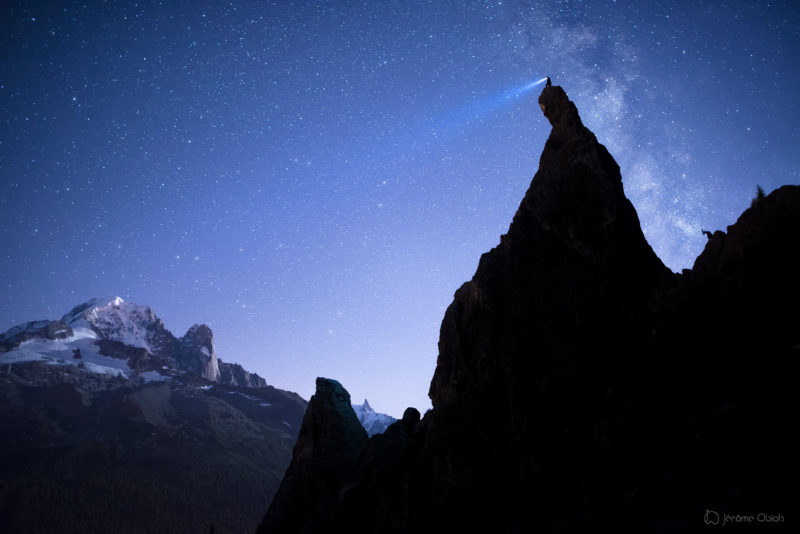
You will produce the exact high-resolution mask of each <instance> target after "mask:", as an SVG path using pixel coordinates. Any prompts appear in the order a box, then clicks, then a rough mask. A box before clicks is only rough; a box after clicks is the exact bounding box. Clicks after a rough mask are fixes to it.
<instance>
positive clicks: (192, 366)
mask: <svg viewBox="0 0 800 534" xmlns="http://www.w3.org/2000/svg"><path fill="white" fill-rule="evenodd" d="M175 360H176V361H177V362H178V365H179V366H181V367H182V368H184V369H187V370H188V371H189V372H191V373H192V374H196V375H198V376H202V377H203V378H205V379H206V380H210V381H212V382H219V379H220V372H219V361H218V360H217V352H216V351H215V350H214V334H212V333H211V329H210V328H209V327H208V326H206V325H204V324H196V325H194V326H192V327H191V328H189V330H188V331H187V332H186V335H185V336H183V337H182V338H181V339H180V341H179V343H178V350H177V351H176V352H175Z"/></svg>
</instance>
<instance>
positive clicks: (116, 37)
mask: <svg viewBox="0 0 800 534" xmlns="http://www.w3.org/2000/svg"><path fill="white" fill-rule="evenodd" d="M38 4H39V3H31V2H13V3H12V5H11V7H4V8H3V12H2V16H0V36H2V37H0V42H1V43H2V45H0V46H2V60H1V61H2V63H1V64H0V124H2V129H0V251H2V252H1V253H0V288H2V296H3V298H2V299H0V330H5V329H6V328H9V327H11V326H12V325H15V324H17V323H20V322H24V321H29V320H34V319H44V318H58V317H60V316H61V315H62V314H63V313H65V312H66V311H68V310H69V309H70V308H71V307H72V306H74V305H75V304H78V303H80V302H82V301H84V300H87V299H88V298H90V297H93V296H99V295H119V296H121V297H123V298H124V299H126V300H129V301H134V302H137V303H140V304H149V305H151V306H152V307H153V308H154V309H155V311H156V313H157V314H159V316H161V317H162V318H163V320H164V322H165V324H166V326H167V328H169V329H170V330H172V331H173V332H174V333H175V334H176V335H178V336H180V335H182V334H183V333H184V332H185V331H186V329H187V328H188V327H189V326H191V325H192V324H193V323H196V322H203V323H207V324H208V325H210V326H211V328H212V329H213V331H214V335H215V339H216V343H217V352H218V354H219V355H220V357H221V358H222V359H223V360H226V361H237V362H240V363H242V364H243V365H244V366H245V367H246V368H247V369H249V370H252V371H255V372H258V373H259V374H261V375H263V376H264V377H265V378H266V379H267V381H268V382H269V383H271V384H273V385H275V386H277V387H281V388H284V389H290V390H294V391H297V392H299V393H300V394H301V395H303V396H304V397H306V398H308V397H309V396H310V395H311V394H312V393H313V387H314V378H315V377H316V376H320V375H321V376H328V377H333V378H336V379H338V380H340V381H341V382H342V383H343V384H344V385H345V387H347V388H348V389H349V391H350V393H351V394H352V396H353V399H354V400H355V401H357V402H360V401H361V399H363V398H364V397H367V398H368V399H369V400H370V403H371V404H372V406H373V407H374V408H375V409H377V410H378V411H383V412H387V413H390V414H392V415H395V416H399V415H401V414H402V411H403V409H404V408H405V407H406V406H409V405H413V406H416V407H418V408H420V409H421V410H424V409H425V408H427V407H428V406H429V403H428V400H427V389H428V385H429V381H430V378H431V376H432V374H433V370H434V367H435V363H436V355H437V347H436V343H437V340H438V331H439V325H440V322H441V319H442V316H443V314H444V310H445V308H446V307H447V306H448V304H449V303H450V302H451V300H452V295H453V293H454V292H455V290H456V289H457V288H458V287H459V285H460V284H461V283H463V282H464V281H466V280H468V279H469V278H470V277H471V276H472V275H473V273H474V270H475V268H476V267H477V263H478V259H479V257H480V254H481V253H482V252H485V251H487V250H489V249H490V248H491V247H493V246H495V245H496V244H497V243H498V242H499V237H500V235H501V234H502V233H504V232H505V231H506V230H507V228H508V224H509V223H510V221H511V218H512V216H513V214H514V212H515V210H516V208H517V206H518V204H519V202H520V200H521V199H522V197H523V195H524V192H525V190H526V189H527V187H528V185H529V183H530V180H531V177H532V176H533V174H534V173H535V172H536V169H537V165H538V158H539V154H540V153H541V149H542V147H543V145H544V142H545V139H546V138H547V135H548V133H549V124H548V123H547V121H546V119H544V117H543V116H542V115H541V112H540V110H539V106H538V105H537V102H536V99H537V97H538V94H539V90H538V88H537V89H535V90H533V91H529V92H526V93H524V94H520V95H519V96H516V97H514V98H512V99H507V98H504V95H505V94H506V92H507V91H514V90H515V89H516V88H519V87H521V86H524V85H525V84H529V83H531V82H533V81H536V80H538V79H540V78H542V77H543V76H546V75H550V76H551V77H552V78H553V81H554V83H555V84H557V85H561V86H562V87H564V89H565V90H566V91H567V93H568V94H569V96H570V98H571V99H572V100H573V101H575V103H576V104H577V106H578V109H579V111H580V112H581V115H582V118H583V120H584V123H585V124H586V125H587V126H588V127H589V128H590V129H591V130H593V131H594V132H595V134H596V135H597V137H598V139H599V140H600V142H601V143H604V144H605V145H606V146H607V147H608V148H609V150H610V151H611V153H612V154H613V155H614V157H615V158H616V160H617V162H618V163H619V164H620V166H621V168H622V175H623V180H624V185H625V190H626V193H627V195H628V196H629V198H630V199H631V200H632V202H633V204H634V205H635V207H636V209H637V210H638V213H639V217H640V219H641V222H642V226H643V229H644V232H645V235H646V237H647V239H648V240H649V242H650V243H651V245H652V246H653V248H654V249H655V250H656V252H657V253H658V254H659V256H660V257H661V258H662V260H664V262H665V263H666V264H667V265H668V266H669V267H670V268H672V269H673V270H679V269H681V268H686V267H691V265H692V263H693V261H694V258H695V257H696V255H697V254H698V253H699V252H700V251H701V250H702V247H703V246H704V243H705V240H706V239H705V237H703V235H702V234H701V232H700V230H701V229H707V230H717V229H725V227H726V226H727V225H729V224H732V223H733V222H734V221H735V220H736V217H737V216H738V215H739V213H740V212H741V211H742V210H743V209H745V208H746V207H747V206H748V204H749V202H750V199H751V198H752V196H753V195H754V193H755V188H756V184H760V185H761V186H762V187H764V189H765V190H767V192H769V191H771V190H772V189H774V188H775V187H777V186H779V185H781V184H785V183H798V182H799V181H800V180H798V168H799V166H798V163H800V151H798V150H797V148H798V146H800V135H799V133H800V128H799V127H798V123H799V122H798V119H800V111H799V110H798V105H797V95H798V94H800V62H798V60H797V53H798V52H799V51H800V35H799V34H798V32H799V31H800V30H798V28H800V16H799V15H798V8H797V7H796V4H795V3H792V2H773V3H770V4H769V5H768V4H766V3H757V5H752V6H750V5H745V4H746V3H744V2H732V3H728V4H726V5H725V6H722V5H717V6H714V7H712V6H709V5H708V4H707V3H704V2H664V3H657V2H647V3H644V2H599V1H598V2H577V1H571V2H550V3H545V4H544V5H540V3H539V2H439V1H435V2H403V1H391V2H390V1H386V2H381V1H376V2H362V3H356V2H296V3H295V4H296V5H294V6H290V5H288V3H287V2H276V3H266V2H255V1H252V2H237V1H233V2H230V3H225V4H221V3H220V4H217V5H215V6H213V7H207V8H203V7H199V6H198V4H197V3H194V2H164V3H153V2H140V3H138V4H133V3H128V2H119V3H114V2H110V3H105V2H104V3H101V2H91V1H89V2H78V3H73V2H63V3H49V5H48V6H46V7H45V6H42V7H40V6H38ZM753 4H756V3H753ZM538 87H541V86H538Z"/></svg>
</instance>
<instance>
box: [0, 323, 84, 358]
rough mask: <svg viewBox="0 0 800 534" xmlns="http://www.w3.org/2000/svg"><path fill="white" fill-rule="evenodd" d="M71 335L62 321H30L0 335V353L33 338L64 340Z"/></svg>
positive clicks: (70, 329) (70, 330)
mask: <svg viewBox="0 0 800 534" xmlns="http://www.w3.org/2000/svg"><path fill="white" fill-rule="evenodd" d="M71 335H72V328H70V327H69V325H68V324H66V323H64V322H63V321H30V322H28V323H24V324H21V325H19V326H16V327H14V328H11V329H9V330H7V331H6V332H4V333H2V334H0V352H3V351H9V350H12V349H14V348H16V347H19V346H20V344H21V343H23V342H25V341H28V340H29V339H34V338H37V337H38V338H43V339H66V338H68V337H70V336H71Z"/></svg>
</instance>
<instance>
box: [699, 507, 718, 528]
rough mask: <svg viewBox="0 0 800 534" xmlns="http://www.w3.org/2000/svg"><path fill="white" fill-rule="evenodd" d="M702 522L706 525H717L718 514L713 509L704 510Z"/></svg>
mask: <svg viewBox="0 0 800 534" xmlns="http://www.w3.org/2000/svg"><path fill="white" fill-rule="evenodd" d="M703 522H704V523H705V524H706V525H719V514H718V513H717V512H715V511H714V510H706V515H704V516H703Z"/></svg>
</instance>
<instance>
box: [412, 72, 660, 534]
mask: <svg viewBox="0 0 800 534" xmlns="http://www.w3.org/2000/svg"><path fill="white" fill-rule="evenodd" d="M540 103H541V105H542V107H543V110H544V113H545V115H546V116H547V118H548V119H549V120H550V122H551V124H552V125H553V129H552V131H551V134H550V137H549V139H548V140H547V143H546V144H545V148H544V151H543V153H542V156H541V159H540V163H539V170H538V172H537V173H536V175H535V176H534V178H533V181H532V183H531V186H530V188H529V190H528V192H527V193H526V195H525V198H524V199H523V201H522V204H521V205H520V207H519V209H518V211H517V213H516V215H515V217H514V220H513V222H512V224H511V227H510V228H509V231H508V233H507V234H506V235H504V236H503V237H502V238H501V242H500V245H499V246H497V247H496V248H495V249H493V250H492V251H490V252H489V253H487V254H484V255H483V257H482V258H481V261H480V264H479V266H478V270H477V272H476V273H475V276H474V277H473V279H472V280H471V281H470V282H468V283H466V284H464V285H463V286H462V287H461V288H460V289H459V290H458V291H457V292H456V294H455V299H454V301H453V303H452V304H451V305H450V307H449V308H448V310H447V312H446V313H445V317H444V320H443V322H442V327H441V333H440V338H439V358H438V362H437V367H436V372H435V374H434V377H433V380H432V382H431V388H430V397H431V400H432V402H433V406H434V415H433V416H432V418H431V421H430V424H429V425H428V428H427V430H428V431H427V432H426V435H425V437H424V438H423V440H422V441H423V447H424V449H425V450H427V451H429V452H427V454H426V455H425V456H424V457H423V458H422V462H421V464H420V465H419V466H418V468H419V469H420V471H421V472H422V473H425V474H424V476H423V478H424V479H427V478H429V477H430V479H431V480H430V482H431V483H429V484H427V485H426V487H425V488H424V489H423V488H422V486H423V484H422V483H421V482H420V486H421V487H420V490H422V491H424V495H425V497H424V499H423V501H422V503H421V506H425V503H427V502H435V503H437V505H436V507H434V508H431V509H430V510H429V511H426V512H425V514H426V515H427V514H431V515H432V516H434V517H433V519H434V522H435V523H436V524H439V523H441V524H442V525H444V524H446V523H447V522H448V516H453V514H456V511H457V510H458V509H459V508H462V507H464V506H465V505H466V506H467V507H468V508H469V509H471V510H473V511H475V513H476V514H481V515H483V516H485V517H494V518H495V519H494V520H493V523H494V524H495V525H497V526H498V527H500V528H503V527H508V526H510V525H512V524H514V523H515V522H518V521H519V515H520V514H521V513H524V514H525V515H526V516H529V515H530V514H531V511H532V508H533V509H538V508H540V507H543V506H544V507H546V508H542V511H543V512H545V511H546V512H548V513H549V512H551V511H553V503H554V502H557V501H558V500H563V496H562V495H560V493H561V492H562V491H571V490H572V489H573V488H571V486H572V484H574V483H575V482H576V477H579V476H580V473H581V472H583V471H585V469H586V467H587V466H586V465H585V463H586V462H588V461H592V459H590V458H586V457H585V455H584V454H583V453H584V451H585V450H586V449H587V448H589V447H592V446H593V445H594V440H595V434H594V431H595V428H594V425H595V423H596V417H597V415H598V414H597V410H598V409H599V408H600V407H601V406H602V403H603V401H604V399H605V395H606V392H607V391H608V390H609V388H610V387H612V386H613V385H614V384H615V383H617V382H618V381H619V380H620V379H621V376H622V375H624V374H625V373H627V372H628V370H627V367H628V364H629V362H630V361H631V359H632V356H633V354H632V352H633V350H634V349H635V346H636V339H635V336H636V334H635V323H636V322H637V321H638V320H640V319H641V315H642V314H643V312H646V310H647V303H648V300H649V296H650V294H651V293H652V291H653V289H654V288H655V287H656V285H657V283H658V281H659V279H660V278H661V277H663V276H665V275H666V274H667V273H668V271H667V269H666V268H665V267H664V266H663V264H662V263H661V261H660V260H659V259H658V258H657V257H656V256H655V254H654V253H653V251H652V249H651V248H650V246H649V245H648V244H647V242H646V240H645V238H644V236H643V234H642V231H641V229H640V226H639V221H638V217H637V215H636V212H635V210H634V208H633V206H632V205H631V203H630V202H629V201H628V200H627V199H626V198H625V195H624V193H623V188H622V180H621V177H620V173H619V167H618V165H617V164H616V162H615V161H614V159H613V158H612V157H611V155H610V154H609V153H608V151H607V150H606V149H605V147H604V146H602V145H601V144H599V143H598V142H597V139H596V138H595V136H594V134H592V133H591V132H590V131H589V130H588V129H586V128H585V127H584V126H583V124H582V123H581V120H580V118H579V116H578V113H577V110H576V109H575V106H574V104H572V102H570V101H569V100H568V99H567V96H566V94H565V93H564V91H563V90H562V89H561V88H560V87H550V88H546V89H545V90H544V91H543V92H542V96H541V97H540ZM445 466H446V467H445ZM498 474H500V475H498ZM523 510H524V512H523ZM505 522H508V523H505Z"/></svg>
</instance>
